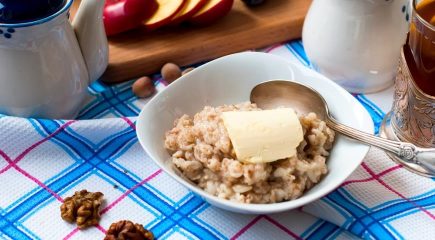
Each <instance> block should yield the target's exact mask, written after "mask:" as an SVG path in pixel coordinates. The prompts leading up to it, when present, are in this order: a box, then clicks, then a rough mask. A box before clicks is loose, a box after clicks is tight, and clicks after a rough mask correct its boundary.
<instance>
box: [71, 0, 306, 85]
mask: <svg viewBox="0 0 435 240" xmlns="http://www.w3.org/2000/svg"><path fill="white" fill-rule="evenodd" d="M79 2H80V1H75V6H74V7H73V10H72V13H73V14H74V12H75V11H74V9H75V8H76V7H77V4H78V3H79ZM310 3H311V0H268V1H267V2H266V3H265V4H264V5H261V6H258V7H255V8H249V7H247V6H245V5H244V4H243V3H242V1H241V0H235V2H234V6H233V9H232V11H231V12H230V13H229V15H227V16H226V17H225V18H223V19H221V20H220V21H218V22H217V23H215V24H213V25H210V26H207V27H195V26H179V27H171V28H170V27H167V28H163V29H159V30H157V31H154V32H146V31H145V29H143V28H139V29H136V30H133V31H130V32H127V33H123V34H120V35H118V36H114V37H111V38H109V44H110V59H109V67H108V68H107V71H106V72H105V74H104V75H103V77H102V80H103V81H104V82H106V83H117V82H122V81H126V80H130V79H133V78H136V77H140V76H144V75H147V74H152V73H156V72H158V71H159V70H160V68H161V67H162V66H163V64H165V63H167V62H174V63H176V64H178V65H180V66H187V65H191V64H195V63H198V62H202V61H205V60H210V59H214V58H217V57H221V56H224V55H227V54H231V53H235V52H240V51H244V50H249V49H255V48H261V47H265V46H268V45H272V44H275V43H280V42H284V41H287V40H291V39H294V38H299V37H300V36H301V32H302V25H303V21H304V18H305V15H306V13H307V11H308V7H309V5H310Z"/></svg>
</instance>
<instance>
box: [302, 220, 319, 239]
mask: <svg viewBox="0 0 435 240" xmlns="http://www.w3.org/2000/svg"><path fill="white" fill-rule="evenodd" d="M323 222H324V220H321V219H319V220H317V221H316V222H315V223H314V224H312V225H311V226H309V227H308V228H307V229H306V230H305V231H304V232H303V233H302V234H301V235H300V237H301V238H303V239H306V238H307V236H308V235H309V234H311V233H312V232H313V231H314V230H315V229H316V228H317V227H318V226H320V225H322V224H323Z"/></svg>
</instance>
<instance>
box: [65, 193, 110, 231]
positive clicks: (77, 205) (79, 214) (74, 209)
mask: <svg viewBox="0 0 435 240" xmlns="http://www.w3.org/2000/svg"><path fill="white" fill-rule="evenodd" d="M103 196H104V195H103V194H102V193H100V192H95V193H93V192H88V191H87V190H81V191H80V192H75V193H74V195H73V196H72V197H67V198H65V201H64V203H63V204H62V205H61V206H60V213H61V217H62V219H63V220H65V221H67V222H70V223H73V222H75V223H77V226H78V227H79V228H80V229H83V228H86V227H89V226H94V225H96V224H98V221H99V220H100V206H101V202H102V200H103Z"/></svg>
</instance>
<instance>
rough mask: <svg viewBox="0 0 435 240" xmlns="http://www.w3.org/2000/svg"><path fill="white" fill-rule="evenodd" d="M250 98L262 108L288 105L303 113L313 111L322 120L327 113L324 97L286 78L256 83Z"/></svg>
mask: <svg viewBox="0 0 435 240" xmlns="http://www.w3.org/2000/svg"><path fill="white" fill-rule="evenodd" d="M250 100H251V102H253V103H256V104H257V106H258V107H259V108H262V109H275V108H278V107H290V108H293V109H294V110H296V112H298V113H299V114H303V115H306V114H308V113H310V112H314V113H316V114H317V116H318V117H319V118H320V119H322V120H326V118H327V115H328V114H329V109H328V105H327V104H326V101H325V99H324V98H323V97H322V96H321V95H320V94H319V93H318V92H317V91H316V90H314V89H313V88H311V87H308V86H305V85H303V84H300V83H297V82H290V81H286V80H273V81H267V82H264V83H260V84H258V85H257V86H255V87H254V88H253V89H252V91H251V96H250Z"/></svg>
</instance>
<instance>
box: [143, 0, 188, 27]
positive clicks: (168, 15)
mask: <svg viewBox="0 0 435 240" xmlns="http://www.w3.org/2000/svg"><path fill="white" fill-rule="evenodd" d="M185 3H186V1H185V0H157V4H158V5H159V8H158V9H157V11H156V13H154V15H153V16H152V17H150V18H149V19H148V20H146V21H145V22H144V25H145V28H147V29H148V30H154V29H157V28H159V27H162V26H163V25H166V24H168V23H170V22H171V19H172V18H173V17H174V16H175V15H176V14H177V13H178V12H179V11H180V10H181V9H182V8H183V6H184V4H185Z"/></svg>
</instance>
